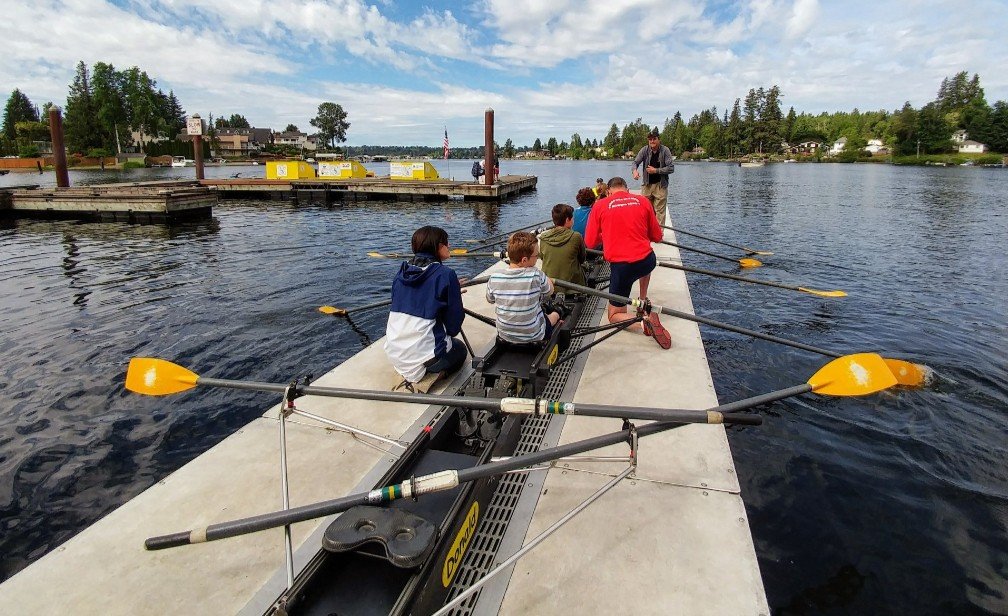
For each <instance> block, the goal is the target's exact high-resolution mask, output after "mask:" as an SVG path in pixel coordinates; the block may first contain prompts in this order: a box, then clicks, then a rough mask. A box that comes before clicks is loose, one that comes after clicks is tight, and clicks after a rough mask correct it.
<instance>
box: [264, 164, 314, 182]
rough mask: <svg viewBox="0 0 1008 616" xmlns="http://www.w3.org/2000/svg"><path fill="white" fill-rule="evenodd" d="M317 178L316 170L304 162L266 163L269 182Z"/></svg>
mask: <svg viewBox="0 0 1008 616" xmlns="http://www.w3.org/2000/svg"><path fill="white" fill-rule="evenodd" d="M313 177H315V168H314V167H312V166H311V165H309V164H308V163H306V162H304V161H303V160H268V161H266V179H267V180H300V179H303V178H313Z"/></svg>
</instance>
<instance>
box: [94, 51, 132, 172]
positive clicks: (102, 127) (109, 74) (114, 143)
mask: <svg viewBox="0 0 1008 616" xmlns="http://www.w3.org/2000/svg"><path fill="white" fill-rule="evenodd" d="M91 93H92V97H93V101H94V108H95V118H96V120H97V121H96V124H97V126H98V135H99V137H100V139H101V144H102V147H103V148H104V149H106V150H108V151H110V152H119V151H121V148H120V147H119V146H120V145H121V139H120V131H123V130H125V129H126V110H125V104H124V95H123V88H122V75H121V74H120V73H119V72H118V71H116V70H115V67H114V66H112V65H111V64H106V63H104V62H96V63H95V65H94V67H93V68H92V69H91ZM126 137H127V138H128V135H127V136H126Z"/></svg>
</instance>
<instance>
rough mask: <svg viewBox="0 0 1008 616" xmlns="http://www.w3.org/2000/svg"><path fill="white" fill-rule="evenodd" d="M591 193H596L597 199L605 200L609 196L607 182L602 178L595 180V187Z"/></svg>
mask: <svg viewBox="0 0 1008 616" xmlns="http://www.w3.org/2000/svg"><path fill="white" fill-rule="evenodd" d="M591 191H592V192H593V193H595V198H596V199H604V198H606V197H607V196H608V195H609V187H608V186H606V183H605V180H603V179H602V178H598V179H596V180H595V186H594V187H592V189H591Z"/></svg>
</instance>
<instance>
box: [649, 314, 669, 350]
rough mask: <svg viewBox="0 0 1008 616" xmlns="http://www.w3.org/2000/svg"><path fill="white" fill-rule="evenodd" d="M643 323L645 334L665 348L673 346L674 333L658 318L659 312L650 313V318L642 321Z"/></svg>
mask: <svg viewBox="0 0 1008 616" xmlns="http://www.w3.org/2000/svg"><path fill="white" fill-rule="evenodd" d="M641 325H643V326H644V335H645V336H651V337H652V338H654V340H655V342H657V343H658V346H660V347H661V348H663V349H671V348H672V335H671V334H670V333H669V332H668V330H667V329H665V327H664V326H663V325H662V324H661V321H659V320H658V313H656V312H652V313H651V314H649V315H648V318H646V319H644V320H643V321H641Z"/></svg>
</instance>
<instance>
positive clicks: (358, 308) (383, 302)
mask: <svg viewBox="0 0 1008 616" xmlns="http://www.w3.org/2000/svg"><path fill="white" fill-rule="evenodd" d="M487 280H490V277H489V276H478V277H476V278H473V279H471V280H467V281H465V282H463V283H462V285H461V286H462V288H465V287H471V286H473V285H477V284H483V283H484V282H486V281H487ZM391 303H392V298H391V297H390V298H388V299H383V300H381V301H380V302H374V303H373V304H364V305H363V306H354V307H353V308H347V309H346V311H345V312H344V313H343V314H345V315H346V314H350V313H351V312H363V311H365V310H371V309H372V308H381V307H382V306H388V305H389V304H391Z"/></svg>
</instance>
